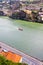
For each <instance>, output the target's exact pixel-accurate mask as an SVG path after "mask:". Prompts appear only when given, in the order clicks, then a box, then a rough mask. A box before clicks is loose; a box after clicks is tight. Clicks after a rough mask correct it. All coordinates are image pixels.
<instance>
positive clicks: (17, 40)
mask: <svg viewBox="0 0 43 65" xmlns="http://www.w3.org/2000/svg"><path fill="white" fill-rule="evenodd" d="M19 27H22V28H23V31H20V30H18V28H19ZM0 42H4V43H6V44H8V45H10V46H12V47H14V48H16V49H18V50H21V51H22V52H24V53H26V54H28V55H31V56H33V57H36V58H38V59H40V60H43V24H39V23H32V22H26V21H21V20H12V19H10V18H8V17H0Z"/></svg>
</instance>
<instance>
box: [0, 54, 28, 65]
mask: <svg viewBox="0 0 43 65" xmlns="http://www.w3.org/2000/svg"><path fill="white" fill-rule="evenodd" d="M0 65H27V64H25V63H14V62H12V61H9V60H7V59H6V58H5V57H4V56H1V55H0Z"/></svg>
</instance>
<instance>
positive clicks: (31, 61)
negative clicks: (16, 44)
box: [0, 42, 43, 65]
mask: <svg viewBox="0 0 43 65" xmlns="http://www.w3.org/2000/svg"><path fill="white" fill-rule="evenodd" d="M3 51H4V52H6V53H8V55H9V54H11V55H12V54H16V55H18V56H20V58H22V62H23V63H27V64H28V65H43V62H42V61H40V60H39V59H37V58H34V57H32V56H30V55H27V54H25V53H23V52H21V51H19V50H17V49H15V48H12V47H11V46H9V45H7V44H6V43H2V42H0V53H1V52H3ZM4 54H5V53H4ZM5 55H6V54H5ZM7 58H9V57H8V56H7Z"/></svg>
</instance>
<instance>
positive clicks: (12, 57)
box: [0, 50, 22, 62]
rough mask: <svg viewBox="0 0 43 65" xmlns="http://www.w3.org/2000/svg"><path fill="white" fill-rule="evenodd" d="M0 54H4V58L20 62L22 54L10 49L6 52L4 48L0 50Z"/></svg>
mask: <svg viewBox="0 0 43 65" xmlns="http://www.w3.org/2000/svg"><path fill="white" fill-rule="evenodd" d="M0 54H1V55H3V56H5V57H6V59H8V60H11V61H12V62H22V56H20V55H18V54H15V53H13V52H11V51H8V52H6V50H4V51H2V52H0Z"/></svg>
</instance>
